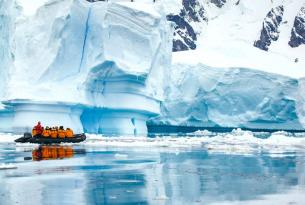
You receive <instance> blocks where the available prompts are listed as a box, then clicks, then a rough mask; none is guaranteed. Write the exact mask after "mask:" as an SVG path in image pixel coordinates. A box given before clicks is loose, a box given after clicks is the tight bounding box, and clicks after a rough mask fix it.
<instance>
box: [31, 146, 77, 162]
mask: <svg viewBox="0 0 305 205" xmlns="http://www.w3.org/2000/svg"><path fill="white" fill-rule="evenodd" d="M74 154H75V153H74V150H73V148H72V147H71V146H59V145H52V146H47V145H43V146H39V147H38V148H37V149H35V150H33V151H32V159H33V161H41V160H55V159H64V158H71V157H73V156H74Z"/></svg>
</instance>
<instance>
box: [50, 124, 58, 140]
mask: <svg viewBox="0 0 305 205" xmlns="http://www.w3.org/2000/svg"><path fill="white" fill-rule="evenodd" d="M51 138H57V130H56V129H55V127H53V128H52V129H51Z"/></svg>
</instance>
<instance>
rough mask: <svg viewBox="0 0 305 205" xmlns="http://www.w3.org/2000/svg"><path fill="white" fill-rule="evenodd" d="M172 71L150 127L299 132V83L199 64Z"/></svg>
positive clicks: (301, 108)
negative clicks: (164, 94) (169, 126)
mask: <svg viewBox="0 0 305 205" xmlns="http://www.w3.org/2000/svg"><path fill="white" fill-rule="evenodd" d="M172 69H173V70H175V74H172V75H171V76H170V78H169V79H168V84H167V86H166V88H165V90H166V98H165V100H164V102H163V103H162V106H161V116H159V117H157V118H155V119H153V120H151V121H150V123H149V124H150V125H154V126H155V125H162V126H164V125H175V126H195V127H242V128H250V129H275V130H277V129H287V130H289V129H291V130H303V129H304V126H305V124H304V116H305V115H304V108H305V106H304V105H305V104H304V102H305V101H304V97H303V95H304V90H303V89H304V81H302V80H297V79H293V78H289V77H285V76H281V75H277V74H271V73H266V72H262V71H257V70H252V69H245V68H215V67H209V66H206V65H203V64H198V65H195V66H191V65H183V64H175V65H173V66H172ZM301 93H303V94H301ZM301 98H303V99H301Z"/></svg>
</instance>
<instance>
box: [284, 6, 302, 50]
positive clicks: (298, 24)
mask: <svg viewBox="0 0 305 205" xmlns="http://www.w3.org/2000/svg"><path fill="white" fill-rule="evenodd" d="M288 44H289V45H290V46H291V47H298V46H300V45H301V44H305V7H302V8H301V10H300V12H299V14H298V15H297V16H296V17H295V20H294V24H293V28H292V31H291V37H290V41H289V43H288Z"/></svg>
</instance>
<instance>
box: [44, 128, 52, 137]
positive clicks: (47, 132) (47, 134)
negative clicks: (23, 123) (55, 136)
mask: <svg viewBox="0 0 305 205" xmlns="http://www.w3.org/2000/svg"><path fill="white" fill-rule="evenodd" d="M50 135H51V131H50V130H46V129H45V130H43V131H42V136H43V137H50Z"/></svg>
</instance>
